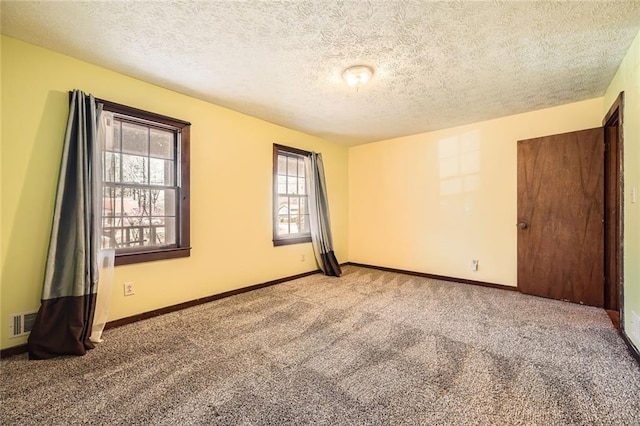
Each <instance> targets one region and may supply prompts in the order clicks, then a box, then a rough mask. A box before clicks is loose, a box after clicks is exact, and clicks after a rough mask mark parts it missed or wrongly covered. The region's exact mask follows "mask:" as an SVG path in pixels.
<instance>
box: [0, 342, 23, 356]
mask: <svg viewBox="0 0 640 426" xmlns="http://www.w3.org/2000/svg"><path fill="white" fill-rule="evenodd" d="M26 351H27V344H26V343H25V344H23V345H18V346H12V347H10V348H6V349H2V350H0V358H8V357H10V356H14V355H20V354H23V353H25V352H26Z"/></svg>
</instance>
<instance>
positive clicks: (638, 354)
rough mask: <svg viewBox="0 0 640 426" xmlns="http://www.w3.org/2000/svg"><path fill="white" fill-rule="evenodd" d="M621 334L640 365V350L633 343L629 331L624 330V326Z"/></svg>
mask: <svg viewBox="0 0 640 426" xmlns="http://www.w3.org/2000/svg"><path fill="white" fill-rule="evenodd" d="M620 336H622V340H624V342H625V343H626V344H627V349H629V352H630V353H631V356H632V357H633V358H635V359H636V362H637V363H638V364H639V365H640V350H638V348H636V346H635V345H634V344H633V342H632V341H631V339H629V336H627V333H626V332H625V331H624V327H623V328H621V329H620Z"/></svg>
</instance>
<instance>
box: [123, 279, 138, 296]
mask: <svg viewBox="0 0 640 426" xmlns="http://www.w3.org/2000/svg"><path fill="white" fill-rule="evenodd" d="M134 294H136V293H135V290H134V288H133V281H129V282H127V283H124V295H125V296H133V295H134Z"/></svg>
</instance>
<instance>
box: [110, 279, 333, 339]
mask: <svg viewBox="0 0 640 426" xmlns="http://www.w3.org/2000/svg"><path fill="white" fill-rule="evenodd" d="M317 273H320V270H319V269H318V270H315V271H310V272H303V273H302V274H297V275H292V276H290V277H285V278H278V279H277V280H272V281H267V282H264V283H260V284H254V285H250V286H248V287H242V288H238V289H236V290H230V291H225V292H224V293H219V294H214V295H211V296H206V297H201V298H200V299H194V300H189V301H188V302H183V303H178V304H177V305H171V306H166V307H164V308H160V309H156V310H153V311H148V312H143V313H141V314H136V315H132V316H130V317H126V318H120V319H117V320H114V321H109V322H108V323H107V324H106V325H105V327H104V329H105V330H108V329H111V328H116V327H121V326H123V325H127V324H131V323H134V322H138V321H142V320H145V319H149V318H153V317H157V316H159V315H164V314H168V313H171V312H175V311H180V310H182V309H187V308H191V307H193V306H198V305H202V304H204V303H209V302H213V301H214V300H220V299H224V298H225V297H230V296H235V295H236V294H242V293H247V292H249V291H253V290H258V289H260V288H265V287H269V286H272V285H276V284H282V283H284V282H287V281H291V280H295V279H298V278H304V277H308V276H310V275H315V274H317Z"/></svg>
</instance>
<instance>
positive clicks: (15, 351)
mask: <svg viewBox="0 0 640 426" xmlns="http://www.w3.org/2000/svg"><path fill="white" fill-rule="evenodd" d="M318 273H320V270H319V269H318V270H315V271H310V272H303V273H302V274H297V275H292V276H290V277H285V278H278V279H277V280H272V281H267V282H264V283H260V284H254V285H250V286H248V287H243V288H238V289H236V290H230V291H225V292H224V293H219V294H214V295H212V296H207V297H201V298H200V299H195V300H190V301H188V302H184V303H178V304H177V305H171V306H167V307H164V308H160V309H156V310H153V311H148V312H143V313H141V314H136V315H132V316H130V317H126V318H120V319H117V320H114V321H109V322H108V323H107V324H106V325H105V327H104V329H105V330H108V329H111V328H117V327H121V326H123V325H126V324H132V323H134V322H138V321H142V320H145V319H149V318H153V317H157V316H159V315H164V314H168V313H171V312H175V311H179V310H182V309H186V308H191V307H193V306H197V305H202V304H203V303H208V302H213V301H214V300H220V299H224V298H225V297H229V296H235V295H236V294H241V293H246V292H249V291H253V290H258V289H260V288H265V287H269V286H272V285H276V284H281V283H284V282H287V281H291V280H295V279H298V278H304V277H308V276H310V275H315V274H318ZM25 352H27V345H26V343H25V344H24V345H18V346H13V347H10V348H7V349H2V350H0V358H7V357H10V356H13V355H19V354H22V353H25Z"/></svg>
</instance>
